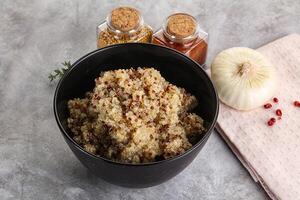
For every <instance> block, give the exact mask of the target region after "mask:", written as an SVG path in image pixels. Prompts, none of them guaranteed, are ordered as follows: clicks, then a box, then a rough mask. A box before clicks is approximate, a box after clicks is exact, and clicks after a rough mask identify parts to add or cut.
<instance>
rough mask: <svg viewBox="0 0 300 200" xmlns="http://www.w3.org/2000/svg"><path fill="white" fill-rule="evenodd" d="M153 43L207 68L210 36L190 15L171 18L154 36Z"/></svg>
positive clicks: (177, 14) (178, 14) (181, 14)
mask: <svg viewBox="0 0 300 200" xmlns="http://www.w3.org/2000/svg"><path fill="white" fill-rule="evenodd" d="M152 42H153V43H154V44H159V45H163V46H167V47H170V48H173V49H176V50H178V51H180V52H181V53H183V54H185V55H187V56H189V57H190V58H192V59H193V60H195V61H196V62H198V63H199V64H200V65H203V67H204V68H205V61H206V54H207V42H208V34H207V33H206V32H204V31H203V30H202V29H200V27H199V24H198V23H197V21H196V19H195V18H194V17H193V16H191V15H189V14H186V13H176V14H173V15H171V16H169V17H168V18H167V19H166V20H165V22H164V24H163V26H162V28H161V29H160V30H158V31H157V32H156V33H154V34H153V39H152Z"/></svg>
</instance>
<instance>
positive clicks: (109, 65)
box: [54, 43, 219, 187]
mask: <svg viewBox="0 0 300 200" xmlns="http://www.w3.org/2000/svg"><path fill="white" fill-rule="evenodd" d="M141 66H147V67H154V68H156V69H157V70H159V71H160V72H161V74H162V76H163V77H164V78H165V79H166V80H168V81H169V82H171V83H173V84H175V85H176V86H180V87H183V88H185V89H186V90H187V91H188V92H190V93H192V94H193V95H195V96H196V97H197V99H198V100H199V105H198V107H197V108H196V109H195V110H194V112H196V113H197V114H198V115H200V116H201V117H202V118H203V119H204V120H205V122H206V123H205V126H206V128H207V132H206V133H205V134H203V136H202V138H201V139H200V140H199V142H198V143H197V144H195V145H194V146H193V147H192V148H191V149H189V150H188V151H187V152H185V153H184V154H182V155H179V156H176V157H174V158H171V159H167V160H162V161H157V162H152V163H146V164H124V163H118V162H114V161H111V160H108V159H106V158H102V157H96V156H94V155H92V154H90V153H88V152H86V151H85V150H83V148H81V147H80V146H79V145H78V144H77V143H76V142H75V141H74V140H73V139H72V133H71V132H70V130H69V129H68V126H67V118H68V115H69V113H68V109H67V102H68V100H69V99H72V98H74V97H82V96H83V95H84V93H85V92H86V91H89V90H92V89H93V87H94V79H95V78H96V77H98V76H99V74H100V72H102V71H107V70H114V69H120V68H130V67H134V68H135V67H141ZM218 108H219V102H218V98H217V94H216V90H215V88H214V86H213V84H212V82H211V80H210V78H209V77H208V76H207V74H206V73H205V71H204V70H203V69H202V68H201V67H200V66H199V65H198V64H196V63H195V62H194V61H192V60H191V59H189V58H188V57H186V56H184V55H182V54H181V53H179V52H177V51H174V50H172V49H169V48H165V47H161V46H156V45H152V44H138V43H130V44H119V45H114V46H109V47H106V48H103V49H99V50H96V51H93V52H91V53H89V54H87V55H86V56H84V57H82V58H81V59H79V60H78V61H76V62H75V63H74V64H73V65H72V68H71V69H70V70H69V71H68V73H66V74H65V75H64V77H63V78H62V79H61V80H60V82H59V83H58V85H57V88H56V91H55V96H54V113H55V118H56V121H57V124H58V126H59V128H60V130H61V132H62V134H63V136H64V139H65V141H66V142H67V144H68V145H69V147H70V148H71V150H72V151H73V153H74V154H75V155H76V157H77V158H78V159H79V160H80V161H81V163H82V164H83V165H84V166H86V167H87V168H88V169H89V170H90V171H91V172H92V173H93V174H96V175H98V176H99V177H101V178H102V179H104V180H105V181H107V182H110V183H113V184H116V185H121V186H125V187H149V186H153V185H157V184H160V183H162V182H164V181H167V180H168V179H170V178H172V177H174V176H175V175H177V174H178V173H180V172H181V171H182V170H183V169H184V168H186V167H187V166H188V165H189V164H190V163H191V162H192V161H193V160H194V158H195V157H196V156H197V154H198V153H199V151H200V150H201V149H202V147H203V146H204V144H205V143H206V141H207V139H208V137H209V136H210V134H211V132H212V130H213V127H214V125H215V123H216V120H217V115H218ZM203 156H205V155H203Z"/></svg>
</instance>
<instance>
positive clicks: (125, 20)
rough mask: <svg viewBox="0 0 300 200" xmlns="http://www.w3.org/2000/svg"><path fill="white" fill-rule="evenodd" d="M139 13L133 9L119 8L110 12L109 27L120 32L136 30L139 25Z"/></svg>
mask: <svg viewBox="0 0 300 200" xmlns="http://www.w3.org/2000/svg"><path fill="white" fill-rule="evenodd" d="M140 18H141V17H140V13H139V11H138V10H136V9H135V8H130V7H119V8H116V9H114V10H113V11H112V12H111V16H110V24H111V26H112V27H113V28H114V29H116V30H120V31H122V32H128V31H130V30H133V29H136V28H137V27H139V25H140V20H141V19H140Z"/></svg>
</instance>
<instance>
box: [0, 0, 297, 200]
mask: <svg viewBox="0 0 300 200" xmlns="http://www.w3.org/2000/svg"><path fill="white" fill-rule="evenodd" d="M118 5H131V6H136V7H138V8H139V9H141V10H142V12H143V15H144V18H145V20H146V22H148V23H149V24H150V25H152V26H153V27H154V28H155V29H156V28H158V27H159V26H160V24H161V22H162V19H163V18H165V17H166V16H167V15H169V14H170V13H172V12H175V11H184V12H189V13H191V14H193V15H195V16H196V17H197V18H198V19H199V22H200V23H201V26H202V27H203V28H204V29H205V30H207V31H208V32H209V34H210V47H209V58H208V59H209V62H210V61H211V59H212V58H213V56H214V55H215V54H216V53H217V52H218V51H220V50H222V49H224V48H228V47H232V46H249V47H253V48H256V47H258V46H260V45H262V44H265V43H267V42H269V41H272V40H274V39H276V38H278V37H280V36H284V35H286V34H289V33H293V32H298V33H299V32H300V15H299V11H300V2H299V0H269V1H266V0H254V1H250V0H247V1H244V0H226V1H225V0H186V1H180V0H177V1H175V0H169V1H154V0H153V1H152V0H147V1H144V0H143V1H138V0H135V1H100V0H85V1H83V0H82V1H79V0H51V1H50V0H49V1H46V0H26V1H25V0H1V1H0V199H1V200H12V199H22V200H25V199H26V200H35V199H41V200H48V199H49V200H52V199H66V200H68V199H70V200H71V199H74V200H77V199H78V200H79V199H80V200H92V199H122V200H129V199H150V200H151V199H153V200H162V199H209V200H212V199H218V200H220V199H230V200H235V199H249V200H260V199H267V196H266V194H265V193H264V191H263V190H262V189H261V188H260V187H259V186H258V185H257V184H256V183H255V182H254V181H253V180H252V179H251V177H250V176H249V174H248V173H247V171H246V170H245V169H244V168H243V167H242V166H241V164H240V163H239V162H238V160H237V159H236V158H235V156H234V155H233V154H232V152H231V151H230V150H229V149H228V147H227V146H226V144H225V143H224V142H223V141H222V139H221V138H220V136H219V135H218V134H216V133H213V135H212V136H211V138H210V139H209V141H208V143H207V145H206V146H205V147H204V149H203V151H202V152H201V153H200V154H199V156H198V157H197V158H196V160H195V161H194V162H193V163H192V164H191V165H190V166H189V167H188V168H187V169H186V170H185V171H184V172H182V173H181V174H180V175H178V176H177V177H175V178H174V179H172V180H170V181H169V182H166V183H164V184H162V185H159V186H156V187H152V188H148V189H127V188H121V187H117V186H114V185H110V184H108V183H105V182H103V181H102V180H100V179H99V178H96V177H94V176H92V175H91V174H90V173H89V172H88V171H87V170H86V169H85V168H84V167H83V166H82V165H81V164H80V163H79V161H78V160H77V159H76V158H75V157H74V156H73V154H72V153H71V151H70V150H69V149H68V147H67V145H66V144H65V142H64V141H63V138H62V136H61V134H60V132H59V130H58V127H57V125H56V123H55V120H54V117H53V111H52V99H53V93H54V88H55V84H49V81H48V78H47V76H48V73H49V72H50V71H51V70H53V69H54V68H56V67H57V66H58V65H59V63H60V62H62V61H64V60H71V61H75V60H76V59H78V58H79V57H81V56H82V55H84V54H86V53H88V52H89V51H92V50H94V49H95V46H96V43H95V27H96V25H97V24H98V23H100V22H101V21H102V20H103V19H104V17H105V16H106V14H107V13H108V11H109V10H110V9H112V8H113V7H115V6H118Z"/></svg>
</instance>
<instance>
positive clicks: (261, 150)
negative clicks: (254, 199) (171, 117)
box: [217, 34, 300, 200]
mask: <svg viewBox="0 0 300 200" xmlns="http://www.w3.org/2000/svg"><path fill="white" fill-rule="evenodd" d="M258 51H259V52H261V53H262V54H264V55H265V56H266V57H267V58H268V59H269V60H270V61H271V62H272V63H273V65H274V66H275V67H276V69H277V71H278V77H279V81H278V87H277V92H276V94H275V96H276V97H277V98H278V99H279V103H277V104H275V103H273V102H272V101H271V100H270V102H271V103H272V104H273V108H272V109H264V108H263V107H262V108H258V109H255V110H252V111H248V112H242V111H236V110H234V109H232V108H230V107H228V106H226V105H224V104H222V103H221V105H220V113H219V118H218V124H217V130H218V132H219V133H220V135H221V136H222V137H223V138H224V140H225V141H226V142H227V144H228V145H229V147H230V148H231V149H232V151H233V152H234V153H235V155H236V156H237V157H238V159H239V160H240V161H241V162H242V164H243V165H244V166H245V168H246V169H247V170H248V171H249V173H250V174H251V176H252V177H253V179H254V180H255V181H256V182H259V183H260V184H261V185H262V187H263V188H264V189H265V190H266V192H267V193H268V195H269V196H270V197H271V198H272V199H278V200H279V199H281V200H300V108H299V107H298V108H297V107H295V106H294V105H293V102H294V101H295V100H298V101H300V35H298V34H292V35H288V36H286V37H283V38H281V39H278V40H276V41H274V42H271V43H269V44H267V45H265V46H263V47H261V48H259V49H258ZM277 108H280V109H282V112H283V116H282V119H281V120H277V122H276V124H275V125H274V126H273V127H269V126H268V125H267V121H268V120H269V119H270V118H271V117H274V116H276V115H275V110H276V109H277Z"/></svg>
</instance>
